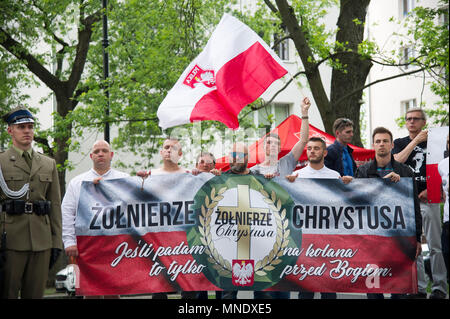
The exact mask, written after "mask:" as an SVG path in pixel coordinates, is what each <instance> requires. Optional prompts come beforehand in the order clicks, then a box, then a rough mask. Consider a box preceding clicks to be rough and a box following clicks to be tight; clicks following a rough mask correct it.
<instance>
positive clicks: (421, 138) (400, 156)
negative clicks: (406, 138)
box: [394, 130, 428, 163]
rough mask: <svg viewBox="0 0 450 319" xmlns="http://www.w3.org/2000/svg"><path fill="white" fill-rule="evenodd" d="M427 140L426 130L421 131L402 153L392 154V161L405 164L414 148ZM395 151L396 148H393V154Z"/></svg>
mask: <svg viewBox="0 0 450 319" xmlns="http://www.w3.org/2000/svg"><path fill="white" fill-rule="evenodd" d="M427 138H428V130H423V131H421V132H420V133H419V134H417V136H416V137H415V138H414V139H413V140H412V141H411V142H410V143H409V144H408V145H407V146H406V147H405V148H404V149H403V150H402V151H400V152H398V153H396V154H394V159H395V160H396V161H397V162H400V163H405V162H406V160H407V159H408V157H409V155H411V153H412V151H413V150H414V147H416V146H417V145H419V144H420V143H422V142H425V141H426V140H427ZM395 151H396V148H395V147H394V152H395Z"/></svg>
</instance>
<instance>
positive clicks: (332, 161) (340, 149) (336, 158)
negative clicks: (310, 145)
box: [325, 140, 356, 176]
mask: <svg viewBox="0 0 450 319" xmlns="http://www.w3.org/2000/svg"><path fill="white" fill-rule="evenodd" d="M347 150H348V153H349V154H350V157H351V158H352V163H353V174H355V172H356V163H355V160H354V159H353V149H352V148H351V147H349V146H348V145H347ZM327 152H328V154H327V156H325V166H326V167H328V168H329V169H332V170H334V171H336V172H338V173H339V174H341V176H344V165H343V164H342V154H343V153H344V145H342V144H341V143H339V142H338V141H337V140H336V141H334V143H333V144H331V145H330V146H328V147H327Z"/></svg>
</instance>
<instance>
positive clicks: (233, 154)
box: [230, 152, 247, 158]
mask: <svg viewBox="0 0 450 319" xmlns="http://www.w3.org/2000/svg"><path fill="white" fill-rule="evenodd" d="M230 155H231V157H233V158H244V157H245V156H247V153H244V152H231V153H230Z"/></svg>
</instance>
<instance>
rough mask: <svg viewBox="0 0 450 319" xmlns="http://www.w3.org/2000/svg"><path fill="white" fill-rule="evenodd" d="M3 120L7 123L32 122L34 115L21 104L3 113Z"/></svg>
mask: <svg viewBox="0 0 450 319" xmlns="http://www.w3.org/2000/svg"><path fill="white" fill-rule="evenodd" d="M2 118H3V120H4V121H5V122H6V123H8V125H13V124H21V123H34V117H33V114H31V112H30V111H29V110H28V109H26V108H25V107H23V106H18V107H15V108H14V109H12V110H11V111H9V112H8V113H6V114H5V115H3V117H2Z"/></svg>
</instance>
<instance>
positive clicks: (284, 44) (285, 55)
mask: <svg viewBox="0 0 450 319" xmlns="http://www.w3.org/2000/svg"><path fill="white" fill-rule="evenodd" d="M283 30H284V32H282V33H281V34H280V33H276V34H275V35H274V43H278V41H279V40H280V39H282V38H283V37H285V36H286V35H287V34H288V32H287V30H286V27H283ZM274 51H275V52H276V53H277V54H278V56H279V57H280V59H281V60H283V61H289V39H284V40H282V41H281V42H279V43H278V44H277V45H276V46H275V48H274Z"/></svg>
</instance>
